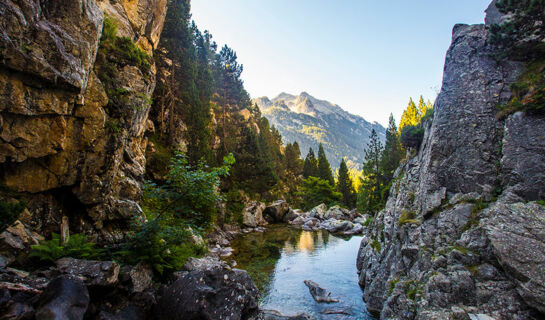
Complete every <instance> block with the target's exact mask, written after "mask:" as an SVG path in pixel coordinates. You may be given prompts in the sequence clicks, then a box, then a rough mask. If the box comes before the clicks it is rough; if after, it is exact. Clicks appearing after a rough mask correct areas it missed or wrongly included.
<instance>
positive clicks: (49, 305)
mask: <svg viewBox="0 0 545 320" xmlns="http://www.w3.org/2000/svg"><path fill="white" fill-rule="evenodd" d="M88 306H89V292H88V291H87V288H86V287H85V285H84V284H83V282H82V281H80V280H78V279H74V278H71V277H69V276H62V277H58V278H55V279H53V280H51V282H50V283H49V284H48V285H47V288H46V289H45V290H44V292H43V293H42V295H41V296H40V302H39V306H38V308H37V309H36V319H44V320H53V319H55V320H61V319H70V320H78V319H83V316H84V314H85V312H86V311H87V307H88Z"/></svg>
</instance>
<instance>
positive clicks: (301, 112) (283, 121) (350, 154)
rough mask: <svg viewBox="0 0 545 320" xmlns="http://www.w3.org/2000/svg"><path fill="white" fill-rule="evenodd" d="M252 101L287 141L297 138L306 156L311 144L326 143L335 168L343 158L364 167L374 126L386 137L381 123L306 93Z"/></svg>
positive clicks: (326, 148) (328, 156)
mask: <svg viewBox="0 0 545 320" xmlns="http://www.w3.org/2000/svg"><path fill="white" fill-rule="evenodd" d="M252 101H253V102H254V103H256V104H257V105H258V106H259V108H260V109H261V112H262V113H263V115H264V116H265V117H266V118H267V119H269V121H270V122H271V125H274V126H275V127H276V128H277V129H278V131H280V133H281V134H282V137H283V138H284V143H290V142H294V141H297V142H298V143H299V146H300V147H301V153H302V154H303V155H306V154H307V152H308V149H309V147H312V148H313V149H314V150H315V151H316V150H317V149H318V144H319V143H322V144H323V145H324V150H325V152H326V155H327V158H328V159H329V161H330V162H331V165H332V166H333V167H338V166H339V164H340V162H341V160H342V157H346V158H347V160H349V161H351V162H352V163H354V164H355V165H357V166H358V167H360V166H361V163H362V162H363V158H364V156H365V152H364V151H365V147H366V145H367V143H368V141H369V137H370V135H371V130H372V129H375V130H376V132H377V134H378V136H379V138H380V139H381V140H384V136H385V129H384V127H382V126H381V125H380V124H378V123H376V122H372V123H371V122H368V121H366V120H365V119H363V118H362V117H360V116H356V115H353V114H351V113H348V112H346V111H345V110H343V109H342V108H341V107H339V106H338V105H336V104H333V103H331V102H328V101H325V100H320V99H317V98H314V97H313V96H311V95H310V94H308V93H306V92H302V93H301V94H299V95H297V96H295V95H292V94H288V93H284V92H283V93H281V94H279V95H278V96H276V97H275V98H273V99H269V98H267V97H261V98H256V99H253V100H252Z"/></svg>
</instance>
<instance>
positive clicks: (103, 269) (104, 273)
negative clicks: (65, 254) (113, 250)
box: [56, 258, 119, 286]
mask: <svg viewBox="0 0 545 320" xmlns="http://www.w3.org/2000/svg"><path fill="white" fill-rule="evenodd" d="M56 264H57V269H58V270H59V271H60V272H61V273H65V274H69V275H72V276H75V277H77V278H79V279H81V280H82V281H83V282H84V283H85V285H88V286H113V285H115V284H117V282H118V276H119V265H118V264H117V263H115V262H113V261H93V260H81V259H74V258H62V259H59V260H57V262H56Z"/></svg>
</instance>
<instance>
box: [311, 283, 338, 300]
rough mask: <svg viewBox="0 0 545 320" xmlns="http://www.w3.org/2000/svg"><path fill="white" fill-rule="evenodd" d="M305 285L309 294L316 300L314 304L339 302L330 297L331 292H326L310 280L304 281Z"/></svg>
mask: <svg viewBox="0 0 545 320" xmlns="http://www.w3.org/2000/svg"><path fill="white" fill-rule="evenodd" d="M304 283H305V285H306V286H307V287H308V290H309V292H310V294H311V295H312V298H314V300H316V302H319V303H321V302H325V303H336V302H339V299H337V298H333V297H331V292H329V291H327V290H326V289H324V288H322V287H320V286H319V285H318V284H317V283H316V282H314V281H312V280H305V281H304Z"/></svg>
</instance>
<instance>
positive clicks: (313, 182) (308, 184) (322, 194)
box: [296, 177, 342, 210]
mask: <svg viewBox="0 0 545 320" xmlns="http://www.w3.org/2000/svg"><path fill="white" fill-rule="evenodd" d="M296 194H297V195H298V196H299V197H300V198H301V201H302V203H301V208H303V210H310V209H312V208H314V207H315V206H317V205H319V204H320V203H325V204H327V205H328V206H330V205H333V204H337V203H338V202H339V201H341V198H342V194H341V193H340V192H337V191H335V187H333V186H331V185H330V184H329V181H327V180H323V179H320V178H317V177H308V178H306V179H303V184H302V186H301V187H300V190H299V191H298V192H297V193H296Z"/></svg>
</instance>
